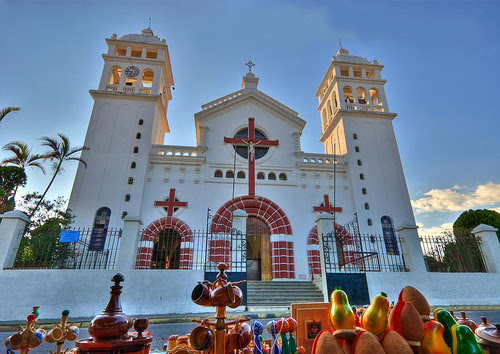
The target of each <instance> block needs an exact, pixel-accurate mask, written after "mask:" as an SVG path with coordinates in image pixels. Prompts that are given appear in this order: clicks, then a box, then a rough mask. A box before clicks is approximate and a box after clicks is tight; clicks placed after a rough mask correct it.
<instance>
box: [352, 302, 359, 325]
mask: <svg viewBox="0 0 500 354" xmlns="http://www.w3.org/2000/svg"><path fill="white" fill-rule="evenodd" d="M351 310H352V313H353V315H354V326H355V327H361V318H360V317H359V313H358V309H357V308H356V306H354V305H352V306H351Z"/></svg>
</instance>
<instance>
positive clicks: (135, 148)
mask: <svg viewBox="0 0 500 354" xmlns="http://www.w3.org/2000/svg"><path fill="white" fill-rule="evenodd" d="M138 152H139V147H138V146H135V147H134V154H137V153H138Z"/></svg>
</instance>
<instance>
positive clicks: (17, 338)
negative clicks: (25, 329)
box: [5, 332, 24, 350]
mask: <svg viewBox="0 0 500 354" xmlns="http://www.w3.org/2000/svg"><path fill="white" fill-rule="evenodd" d="M23 342H24V336H23V334H22V333H21V332H17V333H14V334H13V335H11V336H10V337H9V338H7V339H6V340H5V346H6V347H9V346H10V347H11V348H12V349H13V350H17V349H19V348H20V347H21V345H22V344H23Z"/></svg>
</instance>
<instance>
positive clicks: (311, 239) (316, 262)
mask: <svg viewBox="0 0 500 354" xmlns="http://www.w3.org/2000/svg"><path fill="white" fill-rule="evenodd" d="M335 234H336V235H337V237H338V238H339V239H340V241H341V242H342V250H343V255H344V257H343V259H339V266H340V267H343V266H344V265H346V264H354V265H358V264H357V262H356V245H355V243H354V240H353V238H352V236H351V234H350V233H349V231H347V229H346V228H345V227H343V226H342V225H339V224H335ZM320 247H321V246H320V244H319V237H318V227H317V226H314V227H313V228H312V229H311V231H310V232H309V236H308V238H307V262H308V264H309V274H310V276H311V277H312V278H314V276H315V275H319V276H321V260H320V254H319V248H320Z"/></svg>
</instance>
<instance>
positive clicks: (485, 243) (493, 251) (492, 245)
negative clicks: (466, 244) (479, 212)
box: [472, 224, 500, 273]
mask: <svg viewBox="0 0 500 354" xmlns="http://www.w3.org/2000/svg"><path fill="white" fill-rule="evenodd" d="M497 231H498V229H496V228H494V227H493V226H490V225H485V224H480V225H478V226H476V227H475V228H474V229H473V230H472V234H473V235H474V236H476V237H480V238H481V242H479V247H480V248H481V253H482V254H483V258H484V263H485V266H486V271H487V272H488V273H498V272H499V271H500V242H499V241H498V237H497Z"/></svg>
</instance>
